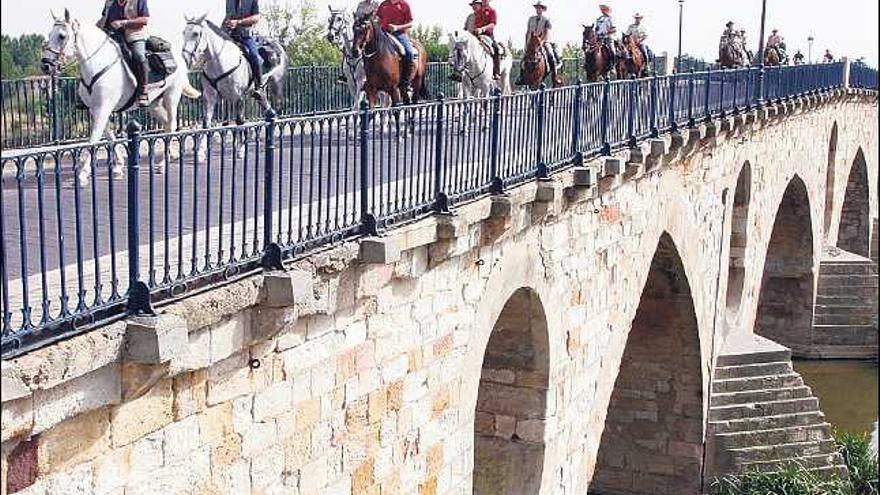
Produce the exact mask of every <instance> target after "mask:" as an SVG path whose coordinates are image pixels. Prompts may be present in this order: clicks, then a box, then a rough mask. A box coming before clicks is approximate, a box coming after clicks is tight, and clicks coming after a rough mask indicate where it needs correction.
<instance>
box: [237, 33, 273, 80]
mask: <svg viewBox="0 0 880 495" xmlns="http://www.w3.org/2000/svg"><path fill="white" fill-rule="evenodd" d="M232 40H233V41H234V42H235V45H236V46H238V49H239V50H241V53H242V54H244V53H245V49H244V44H243V43H242V42H241V41H239V40H238V38H233V39H232ZM254 41H256V42H257V51H258V52H260V57H262V59H263V74H266V73H268V72H269V71H271V70H272V69H274V68H275V67H277V66H278V64H280V63H281V57H282V56H283V54H282V53H279V52H278V47H277V46H276V44H275V43H274V42H273V40H272V39H271V38H266V37H264V36H254Z"/></svg>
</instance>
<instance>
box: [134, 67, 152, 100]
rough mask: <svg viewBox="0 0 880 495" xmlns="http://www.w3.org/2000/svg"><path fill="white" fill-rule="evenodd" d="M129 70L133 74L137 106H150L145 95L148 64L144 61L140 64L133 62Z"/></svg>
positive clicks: (147, 96)
mask: <svg viewBox="0 0 880 495" xmlns="http://www.w3.org/2000/svg"><path fill="white" fill-rule="evenodd" d="M131 68H132V72H134V80H135V83H136V85H137V87H136V88H135V94H136V95H137V104H138V106H140V107H147V106H150V98H149V95H148V94H147V74H149V73H150V72H149V71H150V67H149V64H148V63H147V61H146V60H144V61H143V62H142V63H141V62H138V61H137V60H135V61H134V63H133V64H132V67H131Z"/></svg>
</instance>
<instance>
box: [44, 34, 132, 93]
mask: <svg viewBox="0 0 880 495" xmlns="http://www.w3.org/2000/svg"><path fill="white" fill-rule="evenodd" d="M54 26H61V27H64V28H67V29H69V31H70V33H71V36H70V37H68V38H67V39H66V40H65V42H64V45H63V46H62V47H61V49H57V50H56V49H55V48H52V47H51V46H50V45H49V42H48V41H47V42H46V43H44V45H43V51H45V52H49V53H51V54H53V55H55V60H48V59H46V58H45V57H44V58H43V60H41V62H43V63H48V64H50V65H51V66H53V67H54V69H55V71H56V72H57V71H58V70H59V69H60V70H64V69H66V68H67V67H70V66H72V65H73V64H75V63H77V61H76V60H73V61H71V62H68V63H64V60H65V59H67V58H68V57H67V54H66V50H67V48H68V46H69V45H70V43H71V42H73V43H74V45H76V44H77V43H78V41H79V31H78V30H76V29H74V28H73V24H71V23H69V22H66V21H55V24H54ZM111 42H112V38H111V37H110V36H109V35H108V36H105V37H104V41H102V42H101V44H100V45H98V48H95V51H93V52H92V53H91V54H89V55H88V56H87V57H85V58H84V59H83V60H82V62H80V67H82V66H85V64H86V63H88V62H89V61H90V60H91V59H93V58H94V57H95V56H96V55H97V54H98V53H101V51H102V50H103V49H104V46H105V45H106V44H107V43H111ZM113 46H114V48H116V58H114V59H113V61H112V62H110V63H109V64H107V65H106V66H104V67H103V68H102V69H101V70H99V71H97V72H96V73H95V75H94V76H92V80H91V81H88V82H87V81H86V80H85V79H83V77H82V69H80V77H79V83H80V84H82V85H83V87H85V88H86V91H88V93H89V94H92V89H93V88H94V87H95V84H97V83H98V80H99V79H101V78H102V77H103V76H104V74H106V73H107V72H108V71H109V70H110V69H111V68H113V66H114V65H116V64H118V63H119V61H120V60H122V53H120V49H119V47H118V46H116V44H115V43H113ZM59 62H61V63H59Z"/></svg>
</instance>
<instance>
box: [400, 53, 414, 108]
mask: <svg viewBox="0 0 880 495" xmlns="http://www.w3.org/2000/svg"><path fill="white" fill-rule="evenodd" d="M415 68H416V63H415V60H409V59H406V58H404V59H403V62H402V63H401V66H400V84H399V85H398V87H399V88H400V91H401V92H403V93H404V94H405V95H406V97H405V101H409V99H410V98H411V96H410V93H412V82H411V81H410V79H412V76H413V72H414V71H415Z"/></svg>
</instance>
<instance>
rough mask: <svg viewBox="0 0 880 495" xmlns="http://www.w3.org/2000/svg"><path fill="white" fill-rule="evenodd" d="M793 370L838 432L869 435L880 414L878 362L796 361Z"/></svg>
mask: <svg viewBox="0 0 880 495" xmlns="http://www.w3.org/2000/svg"><path fill="white" fill-rule="evenodd" d="M794 368H795V370H796V371H797V372H798V373H800V374H801V376H803V377H804V381H805V382H806V384H807V385H809V386H810V387H811V388H812V389H813V394H815V395H816V396H817V397H819V405H820V407H821V408H822V412H824V413H825V418H826V420H827V421H828V422H829V423H831V424H832V425H834V427H835V428H837V429H839V430H846V431H849V432H853V433H870V431H871V428H872V426H873V424H874V422H875V421H877V414H878V405H877V404H878V400H877V393H878V387H880V380H878V366H877V361H852V360H828V361H795V362H794Z"/></svg>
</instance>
